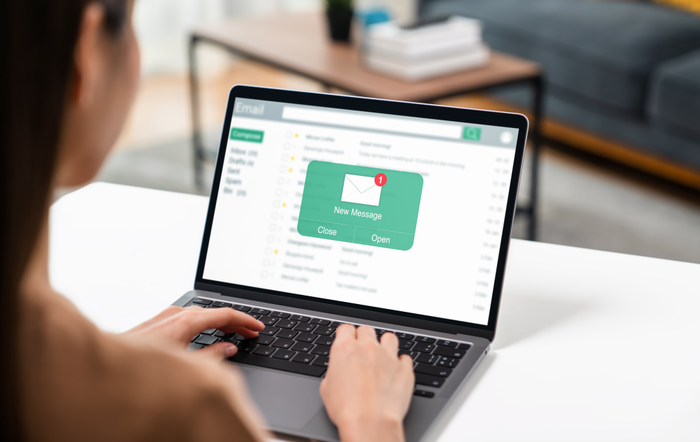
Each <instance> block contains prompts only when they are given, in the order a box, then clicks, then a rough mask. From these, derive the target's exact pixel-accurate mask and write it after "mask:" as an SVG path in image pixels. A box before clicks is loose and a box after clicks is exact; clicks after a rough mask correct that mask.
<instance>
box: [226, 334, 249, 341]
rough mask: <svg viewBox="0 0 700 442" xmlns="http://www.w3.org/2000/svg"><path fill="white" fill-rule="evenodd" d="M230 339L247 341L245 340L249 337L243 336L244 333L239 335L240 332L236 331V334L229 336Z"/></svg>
mask: <svg viewBox="0 0 700 442" xmlns="http://www.w3.org/2000/svg"><path fill="white" fill-rule="evenodd" d="M229 339H235V340H237V341H245V340H246V339H248V338H246V337H245V336H243V335H239V334H238V333H236V334H235V335H233V336H231V337H229V338H226V340H229Z"/></svg>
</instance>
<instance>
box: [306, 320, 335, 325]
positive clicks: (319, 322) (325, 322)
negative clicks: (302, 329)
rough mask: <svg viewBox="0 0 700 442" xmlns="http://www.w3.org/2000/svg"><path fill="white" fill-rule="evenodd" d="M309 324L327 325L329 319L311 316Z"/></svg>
mask: <svg viewBox="0 0 700 442" xmlns="http://www.w3.org/2000/svg"><path fill="white" fill-rule="evenodd" d="M309 323H310V324H317V325H329V324H330V323H331V321H329V320H327V319H320V318H313V319H311V321H309Z"/></svg>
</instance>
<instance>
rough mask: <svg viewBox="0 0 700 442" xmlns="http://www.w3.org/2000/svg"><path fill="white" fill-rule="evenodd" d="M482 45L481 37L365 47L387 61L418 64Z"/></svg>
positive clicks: (378, 43) (367, 52) (380, 43)
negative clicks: (402, 45) (405, 45)
mask: <svg viewBox="0 0 700 442" xmlns="http://www.w3.org/2000/svg"><path fill="white" fill-rule="evenodd" d="M481 45H482V43H481V38H480V37H479V36H469V37H460V38H455V39H451V40H442V41H436V42H430V43H424V44H420V45H413V46H408V47H403V48H402V47H400V46H397V45H395V44H391V43H386V42H383V41H374V42H372V43H371V44H367V45H365V47H364V52H365V53H366V54H369V55H375V56H377V57H378V58H386V59H387V60H397V61H407V62H418V61H427V60H432V59H435V58H443V57H447V56H451V55H457V54H461V53H464V52H469V51H471V50H473V49H474V48H475V47H478V46H481Z"/></svg>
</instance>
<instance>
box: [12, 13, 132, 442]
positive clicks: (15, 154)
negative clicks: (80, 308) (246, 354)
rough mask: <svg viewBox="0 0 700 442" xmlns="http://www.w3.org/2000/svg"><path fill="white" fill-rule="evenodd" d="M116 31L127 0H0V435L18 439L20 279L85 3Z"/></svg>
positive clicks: (43, 199)
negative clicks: (95, 4)
mask: <svg viewBox="0 0 700 442" xmlns="http://www.w3.org/2000/svg"><path fill="white" fill-rule="evenodd" d="M91 1H99V2H100V3H102V4H103V5H104V7H105V12H106V14H105V28H106V30H107V31H108V32H110V33H117V32H119V30H120V29H121V28H122V27H123V23H124V20H125V17H126V12H125V11H126V7H125V5H126V0H20V1H2V2H0V60H2V69H1V70H0V103H2V112H1V113H0V301H1V304H0V336H2V337H3V341H4V354H3V355H2V358H0V440H5V441H15V440H22V439H23V437H22V435H23V431H22V427H21V422H20V418H21V416H20V406H19V404H20V400H21V398H20V397H19V391H18V388H17V384H18V382H17V380H18V375H19V373H18V363H17V362H18V361H17V354H18V352H17V345H18V341H19V339H18V336H17V327H18V323H17V321H18V308H19V286H20V283H21V279H22V276H23V274H24V271H25V268H26V266H27V264H28V262H29V259H30V256H31V253H32V250H33V248H34V246H35V243H36V239H37V236H38V234H39V231H40V229H41V227H42V223H43V221H44V217H45V216H46V210H47V208H48V205H49V204H50V199H51V195H50V192H51V189H52V187H53V186H52V183H53V175H54V170H55V163H56V159H57V151H58V141H59V136H60V131H61V125H62V120H63V110H64V107H65V103H66V97H67V94H68V93H69V84H70V80H71V77H72V75H73V72H74V71H73V67H74V64H73V60H74V58H73V53H74V49H75V44H76V42H77V39H78V33H79V30H80V25H81V20H82V15H83V10H84V9H85V6H86V5H87V4H88V3H90V2H91Z"/></svg>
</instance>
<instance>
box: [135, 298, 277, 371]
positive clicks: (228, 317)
mask: <svg viewBox="0 0 700 442" xmlns="http://www.w3.org/2000/svg"><path fill="white" fill-rule="evenodd" d="M210 328H216V329H219V330H221V331H222V332H224V333H238V334H240V335H243V336H245V337H246V338H254V337H256V336H258V331H261V330H262V329H264V328H265V325H264V324H263V323H262V322H260V321H258V320H257V319H255V318H253V317H252V316H250V315H247V314H245V313H241V312H239V311H236V310H232V309H230V308H217V309H203V308H201V307H187V308H182V307H174V306H171V307H168V308H167V309H165V310H163V311H162V312H161V313H160V314H159V315H158V316H155V317H154V318H152V319H149V320H148V321H146V322H144V323H143V324H140V325H138V326H136V327H134V328H132V329H131V330H129V331H127V332H125V333H124V334H125V335H127V336H133V337H138V338H144V339H148V340H157V341H160V342H163V343H166V344H173V345H175V346H177V347H179V348H182V349H185V348H187V345H188V344H189V343H190V341H192V339H193V338H194V337H195V336H196V335H197V334H198V333H201V332H203V331H204V330H207V329H210ZM236 351H238V349H237V348H236V346H235V345H233V344H232V343H229V342H218V343H216V344H214V345H210V346H209V347H207V348H205V349H202V350H199V351H197V353H198V354H202V355H205V354H208V355H214V356H217V357H219V358H221V359H224V358H230V357H231V356H233V355H235V354H236Z"/></svg>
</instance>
